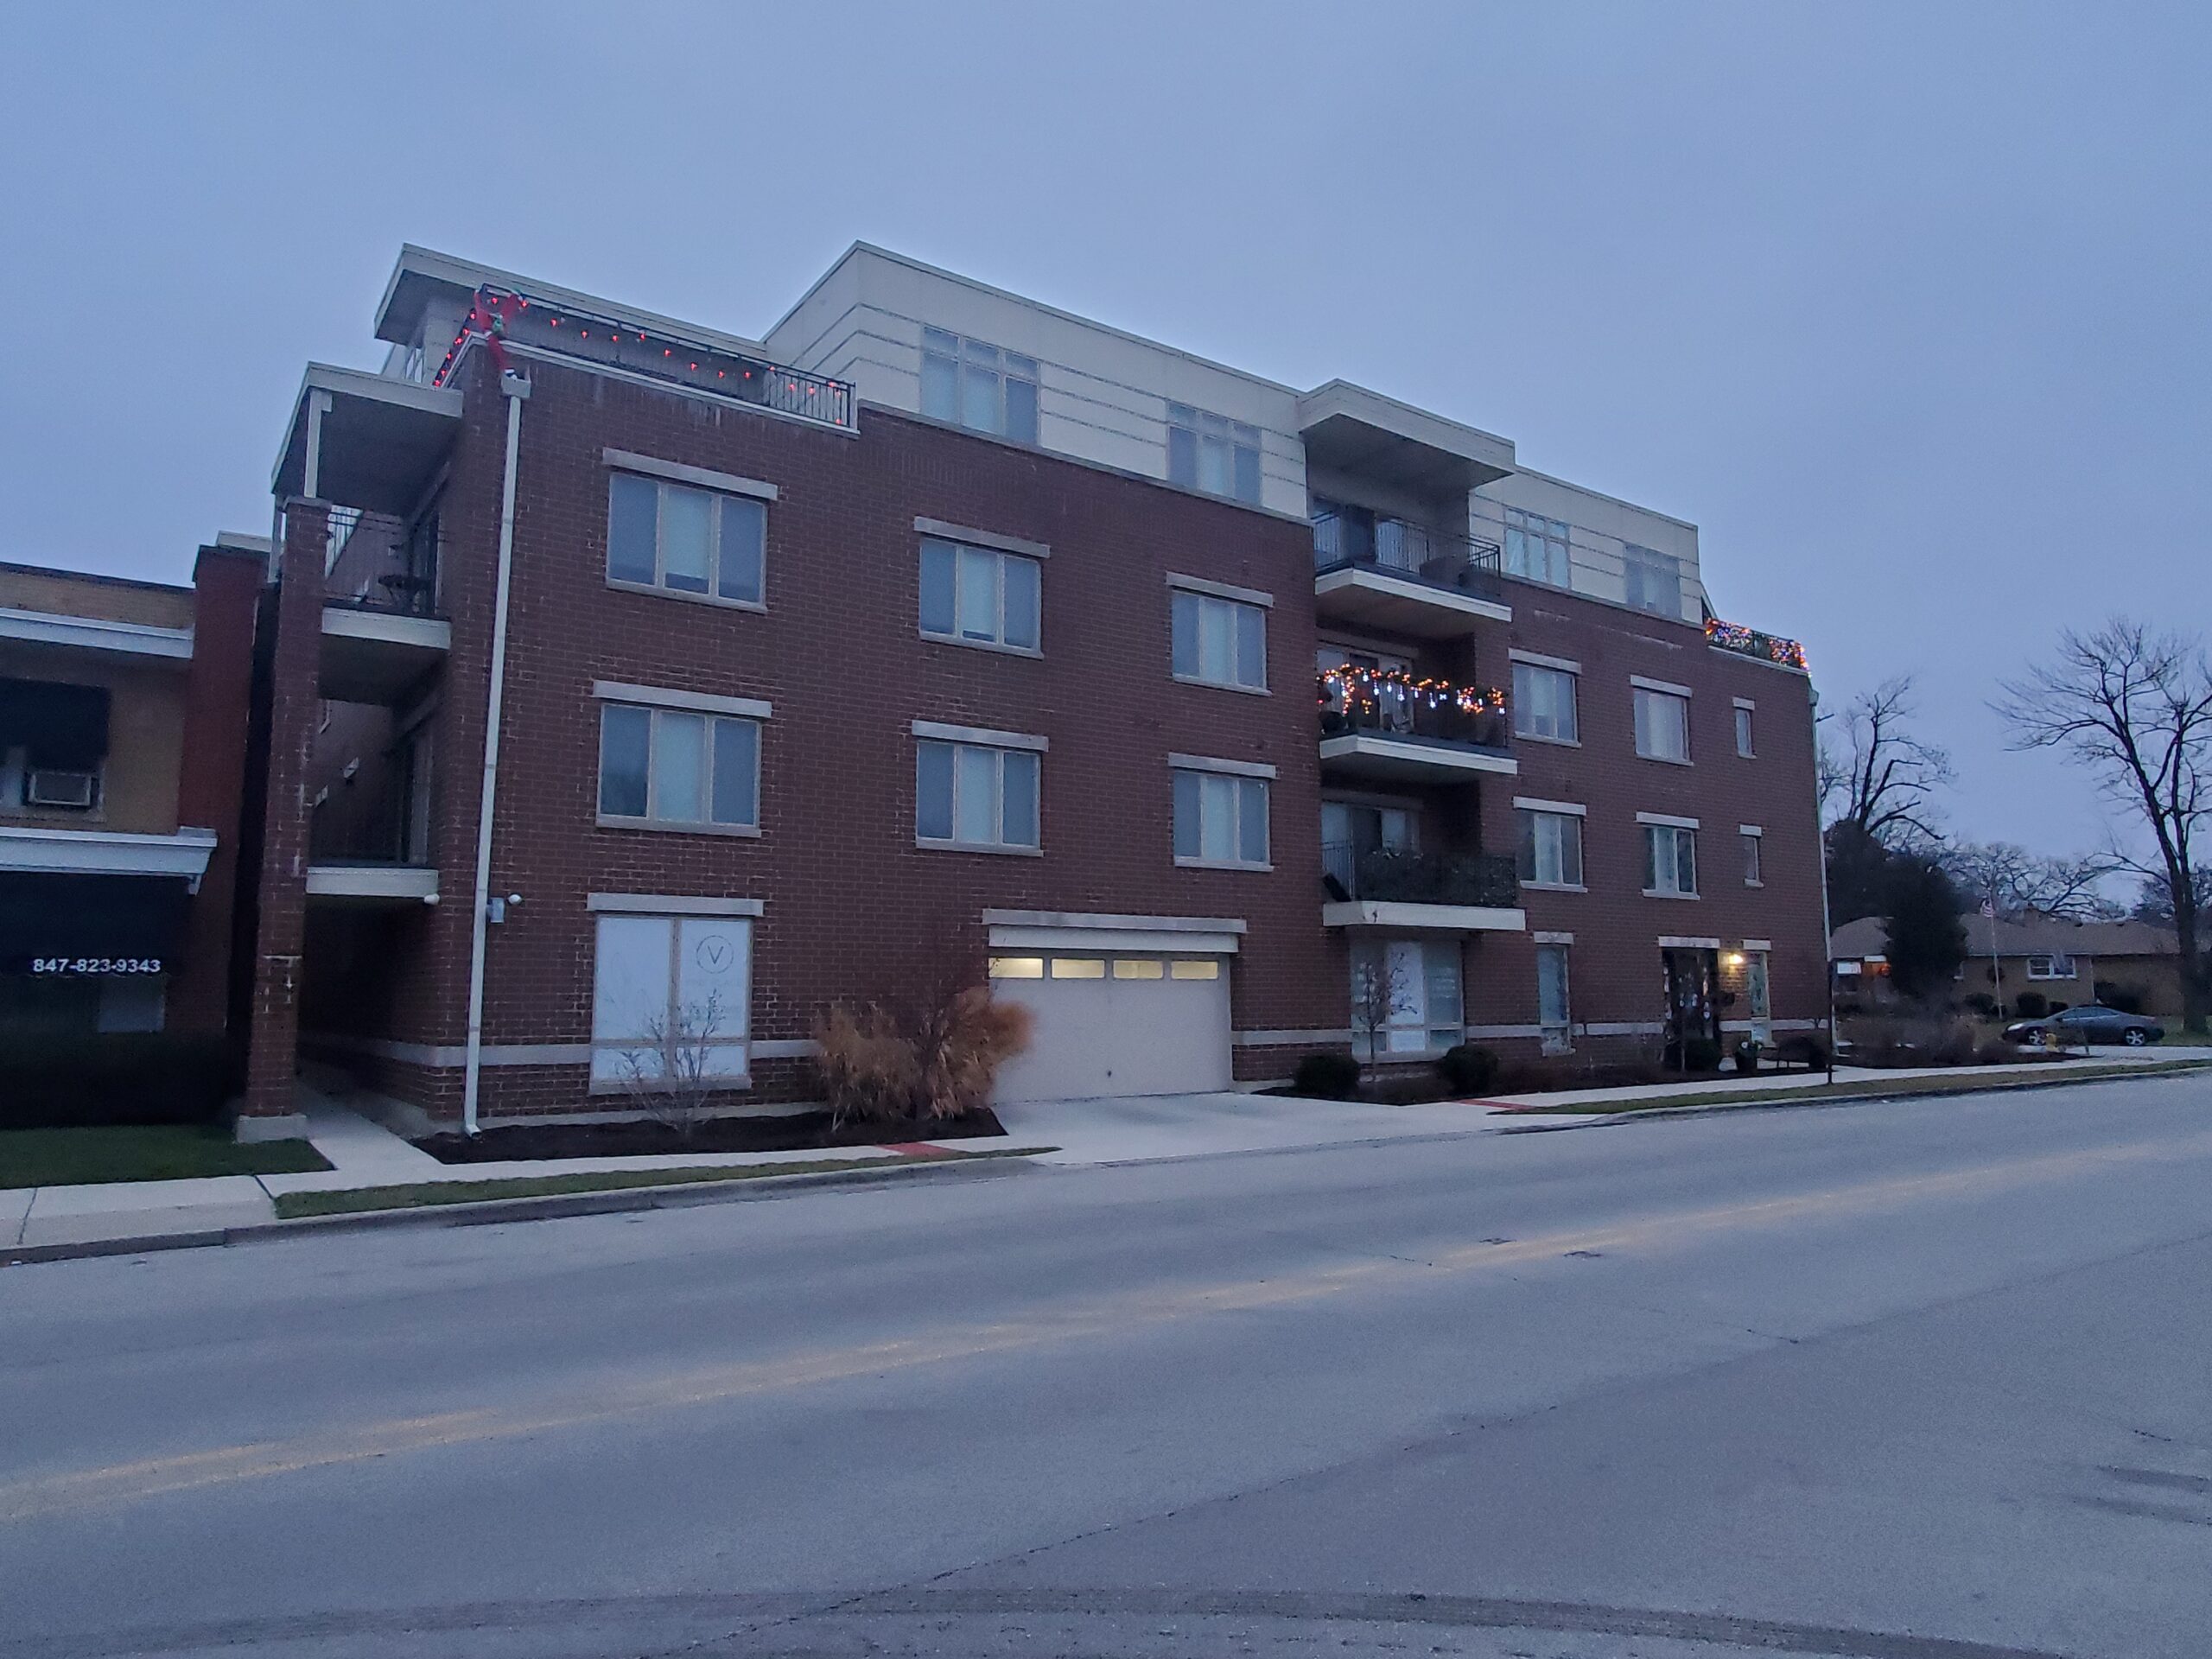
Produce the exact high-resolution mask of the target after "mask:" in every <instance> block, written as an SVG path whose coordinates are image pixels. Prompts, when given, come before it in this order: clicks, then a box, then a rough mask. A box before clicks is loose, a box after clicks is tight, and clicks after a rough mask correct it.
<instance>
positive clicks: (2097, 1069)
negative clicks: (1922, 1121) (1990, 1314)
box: [1546, 1060, 2212, 1116]
mask: <svg viewBox="0 0 2212 1659" xmlns="http://www.w3.org/2000/svg"><path fill="white" fill-rule="evenodd" d="M2207 1065H2212V1062H2206V1061H2202V1060H2168V1061H2165V1062H2163V1063H2161V1062H2157V1061H2151V1062H2139V1063H2136V1064H2133V1065H2129V1064H2122V1065H2090V1066H2084V1065H2053V1064H2050V1063H2048V1062H2023V1063H2022V1064H2021V1065H2020V1066H2019V1067H2018V1070H2017V1071H2007V1072H2003V1073H1991V1072H1987V1071H1982V1072H1977V1073H1975V1074H1974V1075H1973V1076H1970V1077H1899V1078H1898V1079H1897V1081H1896V1082H1894V1083H1884V1082H1882V1081H1881V1080H1880V1079H1878V1078H1871V1077H1870V1078H1854V1079H1853V1080H1852V1081H1851V1082H1849V1083H1834V1084H1830V1083H1815V1084H1806V1085H1805V1086H1804V1087H1802V1088H1798V1089H1763V1090H1737V1089H1728V1090H1721V1089H1716V1090H1713V1091H1711V1092H1710V1093H1707V1094H1697V1095H1675V1096H1672V1097H1670V1098H1667V1099H1662V1100H1639V1101H1634V1102H1624V1103H1620V1104H1618V1105H1606V1104H1604V1103H1597V1102H1586V1103H1580V1104H1577V1105H1572V1106H1554V1107H1548V1108H1546V1110H1549V1111H1555V1112H1560V1113H1569V1112H1572V1113H1575V1114H1577V1115H1580V1116H1609V1115H1613V1114H1618V1113H1621V1112H1656V1111H1667V1110H1670V1109H1675V1108H1678V1107H1683V1106H1771V1105H1787V1104H1789V1103H1790V1102H1792V1101H1802V1100H1852V1099H1864V1098H1866V1097H1867V1096H1883V1097H1885V1098H1887V1097H1889V1096H1898V1095H1964V1094H1981V1093H1986V1092H1989V1091H1991V1090H2002V1089H2052V1088H2056V1087H2058V1086H2060V1085H2061V1084H2069V1083H2101V1082H2105V1081H2107V1080H2108V1079H2110V1078H2113V1077H2158V1076H2161V1075H2164V1074H2166V1073H2171V1072H2175V1071H2202V1070H2203V1069H2205V1068H2206V1066H2207Z"/></svg>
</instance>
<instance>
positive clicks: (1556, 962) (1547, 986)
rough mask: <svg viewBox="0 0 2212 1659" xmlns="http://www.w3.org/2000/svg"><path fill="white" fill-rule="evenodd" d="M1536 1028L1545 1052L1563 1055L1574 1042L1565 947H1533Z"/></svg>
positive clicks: (1549, 945) (1547, 945)
mask: <svg viewBox="0 0 2212 1659" xmlns="http://www.w3.org/2000/svg"><path fill="white" fill-rule="evenodd" d="M1536 1024H1537V1025H1538V1026H1539V1027H1541V1035H1542V1039H1543V1047H1544V1052H1546V1053H1548V1054H1560V1053H1564V1052H1566V1051H1567V1048H1568V1047H1569V1046H1571V1045H1572V1041H1573V1016H1572V1015H1571V1014H1569V1013H1568V1010H1567V947H1566V946H1565V945H1563V944H1540V945H1538V946H1537V947H1536Z"/></svg>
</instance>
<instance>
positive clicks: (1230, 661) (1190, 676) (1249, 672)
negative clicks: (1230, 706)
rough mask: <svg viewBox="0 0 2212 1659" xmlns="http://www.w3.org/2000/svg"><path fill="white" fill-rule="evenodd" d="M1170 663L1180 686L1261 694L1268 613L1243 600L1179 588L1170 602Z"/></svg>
mask: <svg viewBox="0 0 2212 1659" xmlns="http://www.w3.org/2000/svg"><path fill="white" fill-rule="evenodd" d="M1168 610H1169V632H1170V635H1171V641H1170V643H1171V660H1172V662H1173V671H1174V674H1175V677H1176V678H1177V679H1179V680H1202V681H1204V682H1205V683H1207V684H1209V685H1238V686H1244V687H1246V688H1248V689H1249V690H1266V689H1267V683H1268V613H1267V612H1266V611H1264V610H1263V609H1262V608H1261V607H1259V606H1257V605H1248V604H1246V603H1244V602H1243V601H1242V600H1235V599H1221V598H1217V596H1215V595H1214V594H1194V593H1192V592H1190V591H1188V590H1187V589H1185V588H1177V589H1176V590H1175V591H1174V592H1173V594H1170V595H1169V597H1168Z"/></svg>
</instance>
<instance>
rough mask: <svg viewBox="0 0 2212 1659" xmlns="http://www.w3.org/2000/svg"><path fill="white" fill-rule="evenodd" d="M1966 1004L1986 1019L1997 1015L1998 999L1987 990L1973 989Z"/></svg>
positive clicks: (1991, 1018) (1992, 1018)
mask: <svg viewBox="0 0 2212 1659" xmlns="http://www.w3.org/2000/svg"><path fill="white" fill-rule="evenodd" d="M1966 1005H1967V1007H1969V1008H1971V1009H1973V1010H1974V1012H1975V1013H1976V1014H1980V1016H1981V1017H1982V1018H1983V1019H1985V1020H1994V1019H1995V1018H1996V1017H1997V999H1996V998H1995V997H1993V996H1992V995H1990V994H1989V993H1988V992H1987V991H1972V992H1969V993H1968V994H1967V997H1966Z"/></svg>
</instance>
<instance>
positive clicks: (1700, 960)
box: [1659, 950, 1720, 1070]
mask: <svg viewBox="0 0 2212 1659" xmlns="http://www.w3.org/2000/svg"><path fill="white" fill-rule="evenodd" d="M1718 957H1719V952H1717V951H1713V950H1662V951H1661V952H1660V953H1659V960H1660V963H1661V964H1662V967H1663V968H1664V969H1665V970H1666V976H1667V1064H1668V1065H1671V1066H1674V1067H1675V1068H1676V1069H1677V1070H1680V1069H1681V1065H1682V1058H1683V1045H1684V1044H1685V1043H1687V1042H1688V1041H1690V1040H1692V1039H1695V1038H1700V1037H1702V1038H1705V1039H1707V1040H1708V1041H1710V1042H1713V1043H1715V1044H1717V1043H1719V1040H1720V999H1719V995H1716V993H1717V992H1718V990H1719V961H1718Z"/></svg>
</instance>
